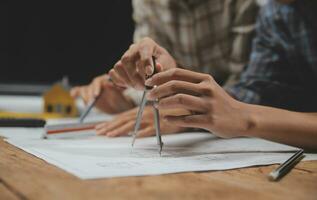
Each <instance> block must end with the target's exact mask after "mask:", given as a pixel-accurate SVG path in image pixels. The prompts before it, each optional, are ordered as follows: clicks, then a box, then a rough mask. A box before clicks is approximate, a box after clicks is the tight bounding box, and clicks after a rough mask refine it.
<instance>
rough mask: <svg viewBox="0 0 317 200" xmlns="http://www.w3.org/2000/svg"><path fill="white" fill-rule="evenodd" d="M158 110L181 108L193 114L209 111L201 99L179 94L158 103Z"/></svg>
mask: <svg viewBox="0 0 317 200" xmlns="http://www.w3.org/2000/svg"><path fill="white" fill-rule="evenodd" d="M158 108H160V109H171V108H179V109H186V110H190V111H193V112H199V113H204V112H206V111H207V110H208V105H207V103H205V101H204V100H203V99H202V98H200V97H195V96H191V95H188V94H177V95H173V96H170V97H166V98H163V99H162V100H160V101H159V103H158Z"/></svg>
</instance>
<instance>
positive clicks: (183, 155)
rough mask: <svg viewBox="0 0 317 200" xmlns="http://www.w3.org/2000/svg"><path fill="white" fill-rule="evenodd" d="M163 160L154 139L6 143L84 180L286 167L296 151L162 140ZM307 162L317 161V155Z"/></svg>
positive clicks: (241, 142)
mask: <svg viewBox="0 0 317 200" xmlns="http://www.w3.org/2000/svg"><path fill="white" fill-rule="evenodd" d="M162 139H163V142H164V147H163V152H162V157H160V156H159V154H158V150H157V145H156V140H155V138H154V137H150V138H144V139H137V141H136V144H135V147H134V148H132V147H131V138H130V137H121V138H106V137H87V138H84V139H82V138H81V139H64V140H40V139H28V140H26V139H16V138H15V139H14V138H12V139H7V141H8V142H9V143H11V144H13V145H15V146H17V147H19V148H21V149H23V150H25V151H27V152H29V153H31V154H33V155H35V156H37V157H39V158H42V159H43V160H45V161H47V162H49V163H51V164H53V165H56V166H58V167H60V168H62V169H64V170H65V171H67V172H69V173H72V174H74V175H75V176H78V177H79V178H82V179H94V178H110V177H123V176H144V175H157V174H168V173H177V172H188V171H208V170H226V169H234V168H241V167H248V166H254V165H268V164H273V163H281V162H284V161H285V160H286V159H287V158H289V157H290V156H291V155H292V154H293V152H294V151H296V150H297V149H296V148H294V147H290V146H286V145H281V144H277V143H273V142H268V141H265V140H261V139H254V138H235V139H220V138H217V137H215V136H214V135H212V134H209V133H184V134H175V135H166V136H163V138H162ZM305 159H308V160H314V159H317V155H316V154H310V155H307V156H306V158H305Z"/></svg>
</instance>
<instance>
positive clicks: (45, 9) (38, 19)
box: [0, 0, 133, 85]
mask: <svg viewBox="0 0 317 200" xmlns="http://www.w3.org/2000/svg"><path fill="white" fill-rule="evenodd" d="M0 12H1V13H2V14H0V15H1V16H0V18H1V19H0V20H1V24H2V25H1V26H2V31H0V32H1V33H0V38H1V41H0V42H1V45H0V46H1V47H0V51H1V52H0V66H1V72H0V83H31V84H34V83H35V84H51V83H54V82H55V81H57V80H60V79H61V78H62V77H63V76H65V75H66V76H68V77H69V79H70V82H71V83H72V84H73V85H74V84H86V83H88V82H90V81H91V79H92V78H93V77H95V76H97V75H99V74H102V73H105V72H107V71H108V70H109V69H110V68H111V67H112V66H113V64H114V63H115V62H116V61H117V60H118V59H119V58H120V57H121V55H122V54H123V53H124V51H125V50H126V49H127V48H128V46H129V45H130V43H131V42H132V35H133V21H132V8H131V1H129V0H104V1H85V2H81V1H71V2H70V1H1V3H0Z"/></svg>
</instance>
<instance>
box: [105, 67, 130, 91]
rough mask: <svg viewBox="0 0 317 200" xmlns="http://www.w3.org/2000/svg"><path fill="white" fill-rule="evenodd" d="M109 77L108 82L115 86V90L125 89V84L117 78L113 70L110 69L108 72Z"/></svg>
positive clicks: (117, 75)
mask: <svg viewBox="0 0 317 200" xmlns="http://www.w3.org/2000/svg"><path fill="white" fill-rule="evenodd" d="M109 77H110V79H109V80H110V82H111V84H113V85H114V86H116V88H126V86H127V84H126V82H125V81H123V80H122V78H121V77H120V76H119V74H118V73H117V72H115V70H114V69H111V70H110V71H109Z"/></svg>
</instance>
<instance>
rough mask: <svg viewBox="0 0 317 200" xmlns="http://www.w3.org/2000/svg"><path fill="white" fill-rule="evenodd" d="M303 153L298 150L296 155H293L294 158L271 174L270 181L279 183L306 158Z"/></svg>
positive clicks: (301, 150)
mask: <svg viewBox="0 0 317 200" xmlns="http://www.w3.org/2000/svg"><path fill="white" fill-rule="evenodd" d="M303 153H304V150H303V149H300V150H298V151H297V152H296V153H295V154H294V155H292V157H290V158H289V159H287V160H286V161H285V162H284V163H283V164H281V165H280V166H279V167H278V168H277V169H275V170H274V171H272V172H271V173H270V174H269V176H268V178H269V180H270V181H277V180H279V179H281V178H282V177H283V176H284V175H286V174H287V173H288V172H289V171H290V170H291V169H292V168H293V167H294V166H295V165H296V164H297V163H298V162H299V161H300V160H301V159H302V158H303V157H304V155H303Z"/></svg>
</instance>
